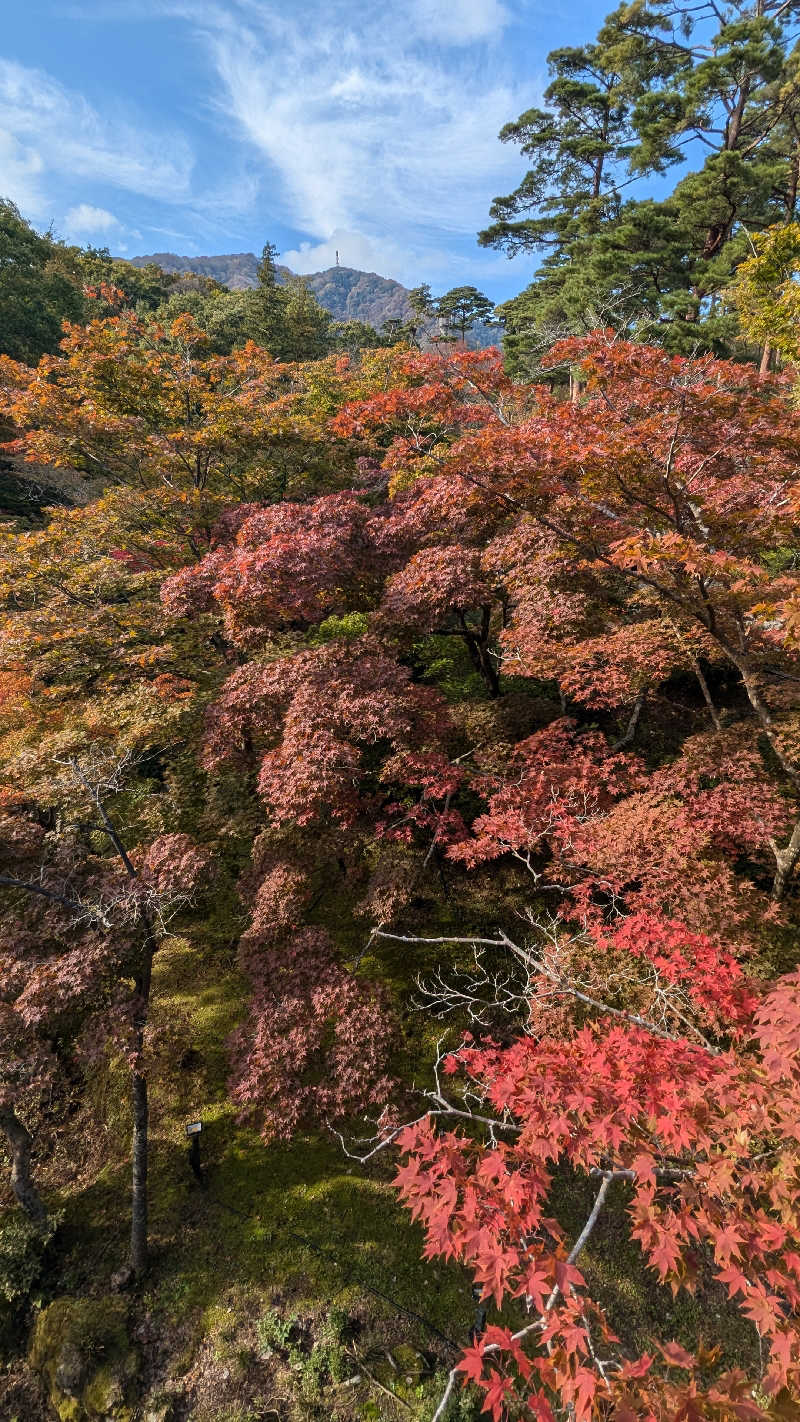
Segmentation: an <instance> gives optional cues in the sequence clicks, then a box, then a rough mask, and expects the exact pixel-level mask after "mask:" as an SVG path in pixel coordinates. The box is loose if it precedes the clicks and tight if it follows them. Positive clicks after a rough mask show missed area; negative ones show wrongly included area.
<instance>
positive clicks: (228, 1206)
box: [0, 939, 757, 1422]
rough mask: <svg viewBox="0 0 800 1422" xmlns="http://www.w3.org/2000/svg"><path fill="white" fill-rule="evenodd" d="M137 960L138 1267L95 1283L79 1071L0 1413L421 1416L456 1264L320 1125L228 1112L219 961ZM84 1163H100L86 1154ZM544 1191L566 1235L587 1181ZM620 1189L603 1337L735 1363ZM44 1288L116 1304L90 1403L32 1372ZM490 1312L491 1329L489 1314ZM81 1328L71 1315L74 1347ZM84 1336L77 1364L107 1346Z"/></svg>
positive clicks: (102, 1258) (96, 1258)
mask: <svg viewBox="0 0 800 1422" xmlns="http://www.w3.org/2000/svg"><path fill="white" fill-rule="evenodd" d="M157 961H158V967H157V976H156V982H155V987H154V1001H155V1003H156V1017H157V1027H160V1028H162V1029H163V1032H162V1036H163V1040H164V1044H165V1051H166V1050H167V1044H168V1049H169V1057H170V1062H171V1064H172V1068H173V1069H171V1070H170V1073H169V1076H167V1074H166V1072H165V1074H164V1077H163V1080H160V1079H159V1077H158V1073H156V1077H155V1080H154V1084H153V1090H152V1099H153V1107H152V1115H153V1121H152V1165H151V1177H150V1195H151V1239H152V1253H151V1264H150V1269H149V1272H148V1275H147V1277H146V1279H145V1280H144V1281H143V1283H142V1285H141V1286H140V1287H139V1288H137V1289H136V1290H133V1291H130V1290H126V1291H125V1292H124V1293H121V1294H120V1293H115V1281H114V1276H115V1274H117V1273H118V1271H119V1270H120V1268H121V1266H122V1265H123V1264H124V1260H125V1255H126V1247H127V1234H128V1218H129V1217H128V1191H129V1167H128V1161H127V1158H126V1147H127V1133H128V1121H127V1103H126V1092H125V1082H124V1074H123V1071H122V1068H121V1067H118V1068H116V1069H115V1070H113V1071H112V1072H111V1073H110V1074H108V1075H103V1076H102V1077H101V1076H100V1075H98V1076H97V1077H96V1079H95V1081H94V1085H93V1092H92V1095H91V1099H90V1100H89V1101H88V1102H84V1103H83V1104H82V1105H81V1107H80V1110H79V1111H78V1112H77V1114H76V1118H75V1129H74V1131H73V1134H72V1144H71V1146H67V1147H62V1149H66V1150H68V1151H69V1150H70V1149H71V1150H72V1151H73V1152H74V1155H75V1159H74V1160H73V1164H72V1173H73V1180H72V1182H71V1185H70V1186H69V1188H68V1189H66V1190H62V1191H61V1193H60V1195H59V1196H58V1198H57V1199H55V1200H53V1203H54V1204H55V1205H56V1206H57V1207H59V1208H60V1209H61V1211H62V1222H61V1224H60V1227H59V1230H58V1233H57V1235H56V1237H55V1240H54V1242H53V1245H52V1248H51V1255H50V1260H49V1263H48V1268H47V1270H46V1272H45V1275H44V1278H43V1279H42V1281H41V1283H40V1287H39V1296H38V1298H36V1299H35V1304H36V1306H37V1307H36V1308H35V1309H34V1310H33V1311H32V1313H31V1315H30V1316H29V1317H28V1318H27V1319H26V1320H24V1322H23V1321H22V1320H20V1322H19V1324H18V1326H17V1329H16V1331H15V1332H14V1334H13V1336H9V1334H8V1332H6V1372H5V1374H3V1373H2V1372H0V1418H2V1419H3V1422H45V1419H47V1422H53V1420H54V1419H56V1418H58V1419H60V1422H84V1419H86V1422H90V1419H95V1418H107V1419H109V1422H139V1419H141V1422H188V1419H192V1422H266V1419H275V1418H278V1419H281V1422H301V1419H302V1422H305V1419H309V1422H311V1419H323V1418H325V1419H340V1422H355V1419H369V1418H387V1419H393V1418H398V1419H399V1418H403V1417H405V1418H409V1417H413V1418H416V1419H420V1422H421V1420H422V1419H425V1418H430V1417H431V1416H432V1414H433V1411H434V1410H435V1405H436V1401H437V1399H438V1398H439V1397H440V1395H441V1392H442V1390H443V1385H444V1378H445V1375H446V1373H447V1371H448V1369H449V1368H450V1367H451V1366H452V1365H453V1362H454V1361H455V1360H456V1359H457V1356H458V1349H459V1347H462V1346H464V1344H465V1343H466V1342H467V1340H468V1335H469V1329H470V1326H471V1324H472V1321H473V1318H474V1309H475V1304H474V1302H473V1300H472V1297H471V1288H470V1284H471V1280H470V1278H469V1276H468V1275H467V1273H466V1272H465V1271H464V1270H463V1269H462V1268H461V1267H460V1266H457V1265H453V1264H446V1263H443V1262H441V1261H426V1260H424V1259H423V1258H422V1235H421V1231H420V1230H419V1228H418V1227H417V1226H415V1225H413V1224H412V1223H411V1222H410V1221H409V1218H408V1215H407V1213H406V1212H405V1211H404V1210H403V1209H401V1207H400V1205H399V1204H398V1203H397V1200H396V1198H395V1195H394V1192H393V1190H392V1188H391V1184H390V1175H391V1170H390V1168H389V1166H388V1163H387V1164H386V1165H381V1164H379V1165H377V1166H372V1167H370V1168H369V1169H365V1168H363V1167H361V1166H360V1165H359V1164H358V1163H357V1162H356V1161H353V1160H350V1159H348V1157H347V1156H346V1155H345V1154H344V1152H343V1151H342V1149H341V1147H340V1145H339V1143H338V1142H337V1141H336V1140H335V1139H334V1138H332V1137H330V1136H325V1135H321V1134H320V1135H315V1136H308V1137H304V1138H300V1139H296V1140H295V1141H293V1142H292V1143H291V1144H271V1145H269V1146H267V1145H265V1144H264V1143H263V1142H262V1141H261V1139H260V1138H259V1136H258V1135H257V1133H256V1132H255V1131H252V1130H249V1129H247V1128H244V1127H242V1126H241V1125H240V1124H237V1123H236V1121H235V1116H234V1112H233V1108H232V1107H231V1105H230V1102H229V1101H228V1099H227V1095H226V1089H225V1081H226V1075H227V1058H226V1052H225V1045H224V1043H225V1038H226V1037H227V1035H228V1033H229V1031H230V1030H231V1028H232V1027H233V1025H234V1024H235V1022H236V1020H237V1018H238V1016H239V1013H240V1011H241V1007H242V983H241V981H240V979H239V978H238V975H237V974H236V973H235V971H233V970H232V971H231V972H230V973H229V974H227V976H226V975H225V974H221V973H220V971H219V965H218V964H217V965H208V964H207V965H206V967H205V968H204V967H203V962H202V960H201V959H199V958H198V957H197V955H196V953H195V951H194V949H193V948H192V946H191V945H190V944H189V943H188V942H187V941H186V940H182V939H174V940H172V941H171V942H170V943H168V944H167V945H166V947H165V948H164V949H163V950H162V952H161V953H160V954H159V958H158V960H157ZM176 1060H177V1061H178V1062H179V1067H178V1071H177V1072H176V1071H175V1070H174V1064H175V1061H176ZM176 1077H177V1079H178V1082H179V1085H178V1088H177V1089H176V1086H175V1080H176ZM193 1119H201V1120H202V1122H203V1131H202V1136H201V1160H202V1181H201V1182H199V1181H198V1180H197V1179H195V1177H194V1175H193V1173H192V1171H191V1169H190V1164H189V1158H188V1143H187V1138H186V1133H185V1128H186V1123H187V1122H188V1121H190V1120H193ZM103 1159H105V1160H106V1161H108V1160H109V1159H111V1160H113V1162H114V1163H113V1164H111V1165H108V1164H106V1165H105V1166H101V1165H100V1162H101V1161H102V1160H103ZM42 1170H43V1177H44V1182H45V1186H46V1185H47V1177H48V1173H49V1172H50V1171H52V1176H53V1179H55V1178H59V1179H60V1180H61V1181H63V1179H64V1178H65V1160H64V1159H63V1158H62V1159H56V1157H55V1156H53V1157H52V1158H51V1160H50V1162H49V1167H48V1163H47V1162H46V1161H43V1162H42ZM66 1173H67V1174H68V1173H69V1171H67V1172H66ZM563 1187H564V1188H563V1190H558V1191H557V1197H558V1199H559V1205H560V1211H559V1213H560V1217H561V1221H562V1223H563V1224H564V1226H565V1227H566V1228H567V1230H568V1231H569V1232H571V1233H572V1232H574V1233H577V1232H578V1231H579V1229H580V1227H581V1223H582V1221H583V1218H585V1215H586V1213H587V1211H588V1208H590V1206H591V1184H590V1182H585V1183H584V1184H582V1183H580V1182H577V1181H575V1180H574V1179H567V1178H565V1179H564V1182H563ZM619 1189H620V1198H619V1200H618V1202H617V1205H618V1208H617V1209H616V1210H609V1211H608V1212H607V1215H606V1219H605V1222H604V1223H603V1224H602V1226H601V1227H600V1228H598V1230H597V1232H596V1234H595V1237H594V1239H593V1242H592V1248H591V1251H590V1252H587V1255H586V1256H585V1258H584V1261H583V1265H584V1268H585V1271H586V1273H587V1275H588V1276H589V1277H591V1279H592V1280H593V1282H594V1283H595V1284H596V1285H599V1286H600V1288H601V1292H602V1294H603V1295H604V1296H605V1298H606V1300H607V1303H608V1306H609V1310H610V1316H611V1321H612V1325H613V1326H614V1327H615V1328H616V1329H617V1331H618V1332H619V1334H620V1336H621V1338H622V1339H623V1341H625V1342H626V1343H628V1344H629V1345H630V1346H631V1347H635V1348H637V1349H643V1348H646V1346H647V1343H648V1340H649V1337H650V1335H651V1334H652V1333H655V1332H656V1331H658V1332H659V1333H660V1334H661V1336H664V1334H665V1332H666V1333H667V1334H669V1333H672V1336H674V1337H675V1338H676V1339H677V1340H678V1341H681V1342H683V1343H684V1344H686V1345H690V1344H691V1343H692V1342H693V1341H694V1340H695V1339H697V1338H698V1337H704V1338H705V1340H706V1341H707V1342H712V1343H713V1342H716V1341H719V1340H720V1338H721V1337H722V1336H724V1337H725V1338H726V1341H727V1343H728V1345H729V1346H730V1345H733V1348H734V1351H735V1352H736V1353H737V1354H738V1355H739V1356H740V1357H741V1358H742V1360H743V1361H744V1360H745V1359H746V1358H749V1357H750V1356H751V1355H752V1353H753V1350H754V1349H755V1350H756V1351H757V1343H756V1340H755V1337H754V1335H753V1334H752V1330H751V1329H750V1328H749V1326H748V1325H746V1324H744V1323H741V1322H738V1323H737V1322H736V1320H735V1318H734V1316H733V1315H732V1314H731V1312H730V1310H729V1309H728V1308H727V1307H726V1304H725V1301H724V1299H723V1297H722V1291H721V1290H718V1289H715V1288H713V1287H705V1286H704V1285H703V1282H702V1279H701V1286H700V1289H699V1292H698V1295H697V1296H696V1297H695V1298H691V1297H689V1296H687V1295H680V1296H679V1297H678V1298H677V1299H675V1300H673V1301H672V1302H671V1303H670V1301H669V1296H667V1297H666V1298H665V1293H664V1291H663V1290H661V1289H659V1288H658V1286H657V1283H656V1281H655V1279H654V1277H653V1276H652V1275H649V1274H648V1273H647V1272H646V1271H645V1270H644V1269H643V1268H642V1265H641V1260H640V1257H639V1255H638V1250H637V1249H636V1247H635V1246H633V1245H632V1244H631V1242H630V1240H629V1237H628V1233H627V1228H626V1226H625V1220H624V1205H625V1199H624V1187H619ZM51 1199H52V1196H51ZM2 1203H4V1204H5V1203H7V1202H6V1200H5V1199H3V1201H2ZM63 1299H68V1300H71V1301H75V1308H76V1309H77V1310H78V1313H77V1314H76V1317H77V1318H78V1319H79V1320H82V1319H83V1318H84V1316H85V1308H86V1301H87V1300H88V1301H94V1302H95V1304H96V1306H97V1309H98V1311H99V1312H100V1314H101V1315H103V1314H105V1315H107V1316H109V1317H110V1316H111V1315H112V1314H113V1313H114V1310H115V1309H117V1308H118V1307H119V1306H120V1300H121V1301H122V1308H123V1320H124V1345H123V1352H124V1364H125V1368H124V1371H125V1378H126V1381H125V1386H124V1388H123V1389H122V1391H120V1389H119V1387H117V1388H116V1390H113V1389H112V1391H111V1392H106V1393H105V1394H103V1393H102V1390H101V1392H100V1394H99V1395H98V1396H99V1400H96V1401H95V1402H94V1403H92V1402H91V1397H90V1396H89V1391H90V1390H89V1391H87V1390H86V1389H84V1391H83V1392H82V1393H81V1397H80V1400H79V1401H77V1402H76V1401H75V1400H74V1399H69V1398H65V1396H64V1394H63V1393H62V1392H61V1391H59V1390H58V1388H56V1391H55V1392H54V1390H53V1387H52V1386H48V1382H47V1376H48V1375H47V1373H46V1370H45V1373H44V1376H42V1365H41V1359H38V1369H39V1371H38V1375H37V1372H36V1369H35V1368H32V1367H31V1359H32V1360H33V1362H34V1363H37V1354H36V1343H35V1339H36V1337H37V1334H36V1331H35V1329H34V1326H33V1325H34V1323H35V1319H36V1317H37V1315H38V1317H39V1319H41V1318H42V1317H45V1318H46V1317H47V1314H46V1313H42V1312H41V1311H42V1310H46V1309H47V1307H48V1305H50V1304H52V1302H53V1301H54V1300H63ZM81 1308H82V1309H84V1313H83V1314H82V1313H80V1309H81ZM665 1313H666V1315H667V1316H665ZM520 1317H521V1315H518V1316H517V1319H516V1320H515V1319H514V1318H513V1317H510V1318H508V1320H507V1321H509V1322H512V1323H513V1322H514V1321H519V1318H520ZM490 1318H491V1319H494V1320H495V1321H500V1320H499V1319H496V1318H495V1315H494V1313H493V1311H492V1309H491V1307H490ZM93 1326H94V1325H92V1326H89V1325H87V1324H86V1323H84V1322H80V1324H79V1327H80V1330H81V1333H82V1337H83V1343H84V1346H85V1348H86V1349H87V1350H88V1351H89V1352H91V1349H92V1346H93V1345H92V1339H91V1337H89V1336H88V1334H90V1333H91V1328H92V1327H93ZM39 1327H40V1330H41V1323H40V1325H39ZM101 1335H102V1330H101ZM101 1335H99V1336H100V1338H101V1341H100V1342H96V1343H95V1345H94V1346H95V1352H96V1353H97V1355H98V1356H97V1357H96V1358H95V1366H96V1365H98V1364H100V1363H103V1362H104V1361H106V1360H105V1358H104V1356H103V1355H104V1349H105V1351H106V1352H108V1351H109V1349H110V1344H109V1342H108V1340H106V1341H105V1342H103V1341H102V1336H101ZM31 1339H33V1340H34V1346H33V1349H31ZM40 1352H41V1348H40ZM51 1372H52V1369H51ZM93 1385H94V1386H95V1391H97V1387H96V1384H93ZM95 1406H96V1407H97V1408H98V1410H96V1411H95V1410H93V1408H94V1407H95ZM104 1409H105V1410H104ZM478 1409H479V1403H478V1404H477V1405H476V1400H475V1399H474V1398H470V1397H469V1396H468V1394H466V1393H465V1394H463V1395H462V1396H461V1397H460V1398H459V1399H458V1401H457V1403H456V1406H455V1407H454V1409H453V1412H452V1417H453V1419H456V1418H460V1419H466V1418H473V1417H474V1418H477V1417H478V1416H479V1410H478Z"/></svg>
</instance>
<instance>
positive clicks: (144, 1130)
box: [131, 1068, 149, 1277]
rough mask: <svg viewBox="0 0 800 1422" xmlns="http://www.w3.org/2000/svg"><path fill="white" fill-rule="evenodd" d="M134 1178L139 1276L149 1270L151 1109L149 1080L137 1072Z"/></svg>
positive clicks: (134, 1258)
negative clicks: (148, 1179)
mask: <svg viewBox="0 0 800 1422" xmlns="http://www.w3.org/2000/svg"><path fill="white" fill-rule="evenodd" d="M132 1096H133V1179H132V1188H131V1270H132V1271H133V1274H134V1276H135V1277H138V1276H139V1275H141V1274H143V1273H144V1271H145V1269H146V1267H147V1147H148V1119H149V1108H148V1101H147V1077H146V1076H145V1075H144V1073H143V1072H141V1071H137V1070H136V1069H135V1068H134V1072H133V1090H132Z"/></svg>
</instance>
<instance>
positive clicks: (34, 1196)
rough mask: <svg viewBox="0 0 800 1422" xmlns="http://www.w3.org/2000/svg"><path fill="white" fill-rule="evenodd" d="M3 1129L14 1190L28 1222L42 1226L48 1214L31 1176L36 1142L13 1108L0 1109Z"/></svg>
mask: <svg viewBox="0 0 800 1422" xmlns="http://www.w3.org/2000/svg"><path fill="white" fill-rule="evenodd" d="M0 1129H2V1130H3V1131H4V1132H5V1135H6V1139H7V1140H8V1144H9V1148H10V1150H11V1188H12V1190H13V1191H14V1194H15V1195H16V1197H17V1199H18V1200H19V1203H20V1204H21V1206H22V1208H23V1210H24V1211H25V1213H26V1215H27V1216H28V1218H29V1219H31V1220H33V1222H34V1224H36V1225H39V1226H42V1225H43V1224H44V1223H45V1221H46V1219H47V1210H46V1209H45V1207H44V1205H43V1204H42V1201H41V1198H40V1196H39V1191H38V1190H37V1188H36V1185H35V1184H34V1180H33V1176H32V1174H31V1149H32V1146H33V1141H32V1140H31V1137H30V1132H29V1131H28V1130H27V1129H26V1127H25V1126H23V1124H22V1122H21V1120H20V1119H19V1116H18V1115H17V1114H16V1112H15V1111H14V1110H13V1109H12V1108H11V1107H10V1106H3V1107H2V1108H0Z"/></svg>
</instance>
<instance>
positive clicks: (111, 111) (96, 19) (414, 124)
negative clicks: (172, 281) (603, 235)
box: [0, 0, 611, 300]
mask: <svg viewBox="0 0 800 1422" xmlns="http://www.w3.org/2000/svg"><path fill="white" fill-rule="evenodd" d="M610 8H611V5H610V3H606V0H603V3H595V0H591V3H586V0H561V3H559V4H557V5H553V4H551V3H550V0H398V3H386V0H372V3H370V2H369V0H303V3H302V4H300V3H295V0H278V3H275V4H273V3H268V0H85V3H80V0H78V3H70V0H24V3H20V0H17V3H13V4H10V5H9V6H8V9H7V11H6V13H5V15H4V22H3V26H2V33H1V34H0V195H2V196H6V197H10V198H12V199H13V201H14V202H16V203H17V205H18V206H19V208H20V209H21V211H22V212H23V213H24V214H25V216H26V217H28V218H30V220H31V221H32V222H33V223H34V224H35V225H36V226H37V227H39V228H45V227H47V226H49V225H50V224H51V223H52V225H53V228H54V229H55V231H56V233H57V234H58V235H59V236H62V237H64V238H66V239H67V240H69V241H74V242H80V243H81V244H85V243H87V242H91V243H93V244H95V245H106V246H108V247H110V249H111V251H112V252H114V253H116V254H119V255H124V256H133V255H136V254H139V253H143V252H153V251H167V250H169V251H175V252H180V253H182V254H186V255H190V256H192V255H200V254H202V253H218V252H240V251H259V250H260V248H261V246H262V245H263V243H264V241H265V240H267V239H268V238H269V239H270V240H272V241H274V242H275V243H276V245H277V247H278V249H279V251H280V252H281V254H282V257H281V259H282V260H283V261H285V262H286V263H287V264H288V265H289V266H291V267H293V268H294V270H296V271H301V272H302V271H306V272H310V271H317V270H319V269H320V268H322V267H326V266H330V265H331V264H332V263H333V260H334V251H335V249H336V248H338V249H339V254H340V260H341V262H342V263H343V265H349V266H355V267H362V268H365V269H367V270H371V271H377V272H379V273H381V274H382V275H384V276H393V277H396V278H397V279H398V280H400V281H403V282H405V283H407V284H408V285H415V284H416V283H418V282H421V281H429V282H430V283H431V285H432V286H433V288H434V291H436V290H441V289H443V288H444V287H446V286H453V285H456V284H460V283H462V282H474V283H475V284H476V285H478V286H480V287H481V288H482V289H483V290H485V291H487V292H488V293H489V295H490V296H492V297H493V298H494V299H495V300H501V299H503V298H504V297H506V296H509V295H511V294H513V293H514V292H516V291H519V290H520V289H521V287H523V286H524V285H526V283H527V281H528V280H529V279H530V273H531V271H532V269H533V265H534V264H533V262H532V259H531V258H530V257H519V258H515V259H514V261H512V262H509V260H508V258H506V257H505V256H504V255H503V254H502V253H497V252H487V251H483V250H482V249H481V248H479V247H478V245H477V243H476V241H475V233H476V231H477V230H478V228H479V227H481V226H483V225H485V223H486V221H487V218H488V209H489V204H490V202H491V200H492V198H493V197H494V196H496V195H497V194H498V193H505V192H509V191H510V190H511V189H512V188H513V187H514V186H515V185H516V183H517V182H518V181H519V179H520V177H521V176H522V173H523V172H524V164H523V161H522V160H521V158H520V156H519V153H518V150H517V149H515V148H514V147H511V146H507V145H503V144H501V143H500V142H499V141H498V139H497V133H498V130H499V129H500V127H501V125H502V124H503V123H505V122H507V121H508V120H509V119H512V118H515V117H516V116H517V114H518V113H520V112H521V111H522V110H523V109H524V108H527V107H529V106H530V105H531V104H535V103H537V102H539V101H540V98H541V91H542V89H543V87H544V85H545V84H546V64H545V58H546V55H547V52H548V50H550V49H552V48H554V47H555V46H556V45H560V44H577V43H581V42H582V41H584V40H589V39H591V38H593V37H594V34H595V32H596V30H597V27H598V24H599V22H600V20H601V19H602V17H603V15H604V14H605V13H606V11H607V10H608V9H610Z"/></svg>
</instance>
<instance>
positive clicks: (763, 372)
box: [758, 341, 772, 380]
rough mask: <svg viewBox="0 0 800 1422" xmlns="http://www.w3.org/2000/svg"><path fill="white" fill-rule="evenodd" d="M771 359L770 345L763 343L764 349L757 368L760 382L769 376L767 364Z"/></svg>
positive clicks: (767, 342)
mask: <svg viewBox="0 0 800 1422" xmlns="http://www.w3.org/2000/svg"><path fill="white" fill-rule="evenodd" d="M771 357H772V346H771V345H770V343H769V341H765V342H764V349H763V350H762V352H761V364H760V365H759V367H758V375H759V379H760V380H766V378H767V376H768V375H769V363H770V359H771Z"/></svg>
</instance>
